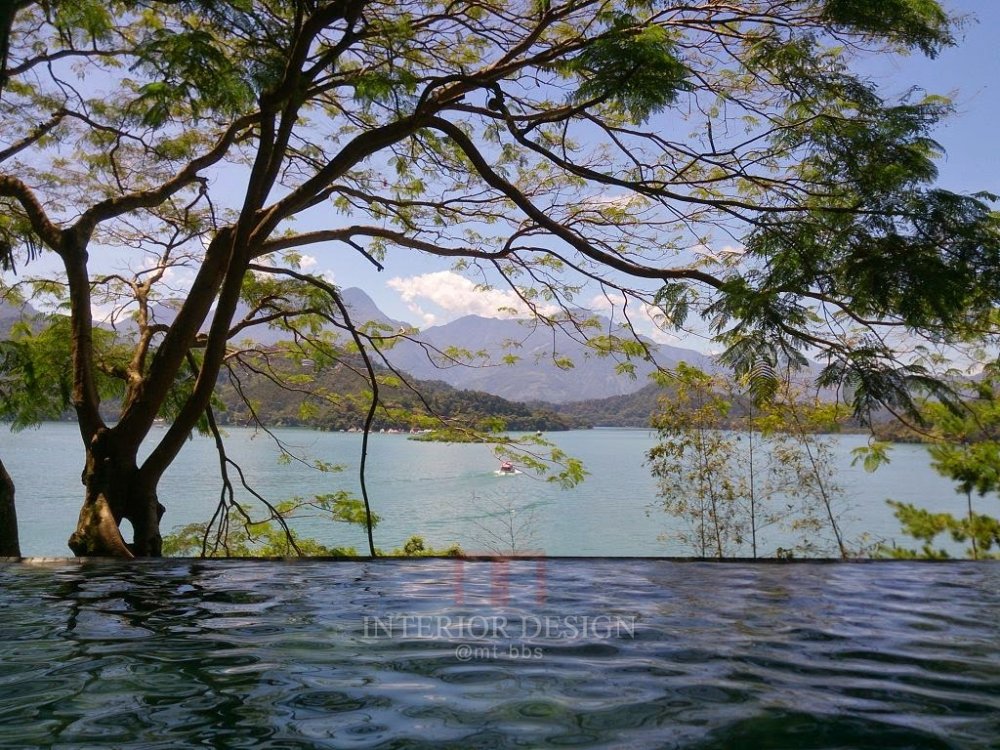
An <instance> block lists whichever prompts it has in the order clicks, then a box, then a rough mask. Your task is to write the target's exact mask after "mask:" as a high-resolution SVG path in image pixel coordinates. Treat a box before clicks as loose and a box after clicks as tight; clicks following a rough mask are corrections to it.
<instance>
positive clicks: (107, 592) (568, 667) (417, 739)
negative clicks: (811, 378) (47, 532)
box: [0, 560, 1000, 750]
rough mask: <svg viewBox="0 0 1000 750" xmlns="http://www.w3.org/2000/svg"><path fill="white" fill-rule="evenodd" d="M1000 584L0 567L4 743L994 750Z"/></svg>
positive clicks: (477, 570)
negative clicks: (930, 749) (988, 749)
mask: <svg viewBox="0 0 1000 750" xmlns="http://www.w3.org/2000/svg"><path fill="white" fill-rule="evenodd" d="M998 614H1000V568H997V567H994V566H991V565H989V564H977V563H960V564H951V565H930V564H918V563H884V564H864V565H860V564H859V565H829V564H804V563H799V564H789V565H759V566H751V565H739V564H707V563H676V562H665V561H613V560H596V561H573V560H548V561H545V562H543V563H539V562H536V561H527V560H524V561H511V562H507V563H500V562H458V561H443V560H423V561H411V562H401V561H394V562H375V563H325V562H301V563H288V564H280V563H264V562H223V561H217V562H201V561H157V562H149V563H140V564H134V565H118V564H114V563H59V564H48V565H26V564H9V565H4V566H0V747H3V748H33V747H39V748H41V747H44V748H49V747H53V748H74V750H79V749H80V748H91V747H105V748H106V747H115V748H143V749H148V748H178V747H195V746H196V747H212V748H240V749H241V750H242V749H243V748H274V749H277V748H352V747H366V748H367V747H376V748H446V747H451V748H506V747H511V748H514V747H519V748H520V747H523V748H534V747H607V748H622V747H635V748H646V747H671V748H672V747H677V748H699V749H701V748H730V747H740V748H878V749H879V750H884V749H885V748H989V747H996V745H995V743H996V738H997V737H1000V654H998V652H997V645H998V643H1000V624H998V620H1000V618H998Z"/></svg>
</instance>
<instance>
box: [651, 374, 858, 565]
mask: <svg viewBox="0 0 1000 750" xmlns="http://www.w3.org/2000/svg"><path fill="white" fill-rule="evenodd" d="M666 381H667V382H666V385H667V386H668V395H666V396H664V397H663V399H662V400H661V407H660V410H659V412H658V413H657V414H656V415H655V416H654V417H653V420H652V425H653V427H655V428H656V429H657V430H658V432H659V438H660V442H659V443H658V444H657V445H656V446H655V447H653V448H652V449H651V450H650V451H649V453H648V454H647V458H648V461H649V465H650V468H651V471H652V473H653V476H654V477H656V478H657V479H658V480H659V482H658V483H659V500H658V502H657V505H658V506H659V507H661V508H662V509H663V510H664V511H665V512H666V513H668V514H669V515H671V516H674V517H675V518H677V519H678V520H679V521H681V522H682V523H683V524H684V525H685V527H684V528H682V529H680V530H677V531H673V532H671V533H669V534H664V535H663V537H662V538H663V539H664V540H665V541H671V542H672V541H678V542H680V543H681V544H682V545H684V546H685V547H687V548H690V549H692V550H693V551H694V552H695V554H696V555H697V556H699V557H715V558H718V559H722V558H726V557H734V556H749V557H753V558H757V557H758V556H761V553H762V541H761V538H760V533H761V532H762V531H764V530H766V529H768V528H770V527H776V526H777V527H781V528H782V529H783V530H784V531H785V532H787V533H791V534H793V535H794V538H795V539H796V543H795V545H794V546H792V547H775V548H772V550H771V552H770V554H773V555H774V556H778V557H780V556H783V555H788V556H791V555H794V554H796V553H801V552H807V553H811V554H814V555H815V554H817V553H818V554H829V553H830V552H834V553H835V554H837V555H839V556H840V557H842V558H847V557H849V556H850V555H851V554H852V552H851V549H850V547H849V545H848V543H847V542H846V541H845V539H844V536H843V534H842V532H841V529H840V521H839V518H838V517H839V514H840V508H839V507H838V506H839V505H840V501H841V500H842V496H843V489H842V488H841V487H840V486H839V485H838V484H837V481H836V472H837V469H836V465H835V463H834V461H835V456H834V454H833V451H832V449H831V447H830V445H829V441H828V435H827V434H824V433H830V432H834V431H836V430H837V429H839V425H840V422H842V421H843V419H844V417H845V416H846V415H845V413H844V409H843V408H842V407H841V406H840V405H838V404H836V403H831V402H823V401H821V400H820V399H819V398H816V397H813V398H809V397H808V396H807V395H806V394H805V393H803V392H802V390H801V389H800V388H795V387H793V386H792V384H791V383H790V382H789V381H788V380H785V381H784V382H783V383H781V384H780V386H779V384H772V385H775V386H779V387H778V390H776V391H774V392H771V393H769V394H768V398H767V399H766V400H760V401H756V402H755V400H754V399H753V398H751V397H750V396H749V395H748V393H747V388H746V384H745V382H741V381H734V380H733V379H731V378H727V377H725V376H723V375H709V374H707V373H705V372H703V371H701V370H698V369H697V368H694V367H691V366H689V365H686V364H684V363H681V364H680V366H679V367H678V368H677V370H676V371H675V372H674V373H672V374H671V376H670V377H669V378H667V379H666ZM824 532H828V534H829V536H830V538H831V543H830V544H826V543H823V542H822V541H820V540H819V539H818V535H820V534H822V533H824ZM764 554H768V553H764Z"/></svg>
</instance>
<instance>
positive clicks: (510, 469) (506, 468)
mask: <svg viewBox="0 0 1000 750" xmlns="http://www.w3.org/2000/svg"><path fill="white" fill-rule="evenodd" d="M493 473H494V474H496V475H497V476H498V477H512V476H514V475H515V474H520V473H521V472H520V471H518V470H517V469H515V468H514V464H512V463H511V462H510V461H501V462H500V468H499V469H497V470H496V471H494V472H493Z"/></svg>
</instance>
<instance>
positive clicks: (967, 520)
mask: <svg viewBox="0 0 1000 750" xmlns="http://www.w3.org/2000/svg"><path fill="white" fill-rule="evenodd" d="M997 386H998V380H997V371H996V367H995V366H991V367H988V368H987V369H986V370H985V371H984V372H983V373H982V374H981V376H980V377H979V378H978V379H977V380H976V382H974V383H972V384H968V385H967V386H966V389H967V390H968V391H969V392H968V393H967V394H966V398H965V399H964V400H963V402H962V405H961V407H960V408H959V409H955V408H948V405H947V404H942V403H938V402H933V401H931V402H928V403H926V404H925V405H924V408H923V411H922V417H923V424H924V430H925V435H926V439H927V440H928V441H929V443H930V444H929V445H928V446H927V449H928V452H929V453H930V456H931V465H932V466H933V467H934V468H935V469H936V470H937V471H938V473H939V474H941V475H942V476H945V477H948V478H949V479H951V480H953V481H954V482H955V483H956V488H955V489H956V491H957V492H960V493H962V494H963V495H965V501H966V513H965V515H964V516H956V515H954V514H951V513H934V512H932V511H929V510H926V509H924V508H919V507H917V506H916V505H915V504H913V503H902V502H899V501H896V500H889V501H888V503H889V505H890V506H891V507H892V508H893V512H894V513H895V515H896V518H898V519H899V521H900V524H901V525H902V527H903V530H904V532H905V533H906V534H908V535H909V536H912V537H914V538H916V539H918V540H920V541H922V542H923V544H922V546H921V549H920V550H919V551H918V550H912V549H905V548H896V547H893V548H889V549H885V550H883V551H884V552H885V553H886V554H888V555H890V556H893V557H904V558H909V557H939V558H944V557H948V556H949V555H948V553H947V552H945V551H944V550H942V549H934V547H933V543H934V540H935V538H937V537H938V536H939V535H941V534H944V533H947V534H949V535H950V536H951V538H952V539H953V540H954V541H956V542H968V543H969V547H968V548H967V550H966V554H967V556H968V557H971V558H972V559H974V560H978V559H980V558H988V557H996V556H997V554H998V553H996V552H993V551H992V550H993V549H994V547H995V548H997V549H998V550H1000V519H998V518H997V517H996V516H991V515H987V514H984V513H978V512H976V510H975V501H974V498H975V497H978V498H984V497H986V496H989V495H993V496H994V499H996V495H997V493H998V492H1000V399H998V393H997Z"/></svg>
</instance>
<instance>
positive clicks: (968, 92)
mask: <svg viewBox="0 0 1000 750" xmlns="http://www.w3.org/2000/svg"><path fill="white" fill-rule="evenodd" d="M945 5H946V7H947V8H948V9H949V10H950V11H951V12H953V13H957V14H960V15H965V14H969V15H972V16H974V17H975V19H970V20H969V22H968V23H967V24H966V25H965V26H964V27H963V28H962V29H960V39H959V44H958V46H957V47H955V48H952V49H948V50H945V51H944V52H943V53H942V54H941V55H940V56H939V57H938V58H937V59H936V60H927V59H926V58H924V57H922V56H919V55H914V56H911V57H906V58H889V57H888V56H887V57H885V58H883V59H879V60H871V61H868V62H866V63H865V66H864V71H865V72H866V73H867V74H869V75H870V76H871V78H872V79H873V80H874V81H876V82H877V83H878V84H879V85H880V86H881V87H882V89H883V92H884V93H885V94H886V95H887V96H889V97H892V96H895V95H901V94H903V93H905V92H906V91H907V90H908V89H910V88H911V87H913V86H918V87H921V88H923V89H925V90H926V91H928V92H931V93H937V94H946V95H950V96H952V97H953V98H954V101H955V105H956V112H955V115H954V116H953V117H952V118H951V119H950V120H948V121H947V122H945V123H944V124H942V125H941V126H940V127H939V129H938V130H937V131H936V133H935V136H936V138H937V140H938V141H939V142H940V143H941V144H942V145H943V146H944V148H945V150H946V151H947V157H946V158H945V159H944V160H943V161H942V162H941V164H940V183H941V185H942V186H944V187H946V188H950V189H952V190H958V191H963V192H967V191H976V190H988V191H991V192H996V193H1000V178H998V174H1000V146H998V145H997V135H996V133H997V126H996V123H997V122H998V121H1000V95H998V87H1000V0H945ZM318 218H321V220H322V221H323V222H324V223H326V222H329V221H330V220H331V217H330V216H329V209H328V208H327V209H325V215H324V216H322V217H318ZM333 221H334V222H336V223H339V222H343V221H345V217H342V216H338V217H335V218H333ZM310 223H311V221H309V220H308V219H304V220H303V222H302V224H301V225H299V227H298V228H299V229H306V228H308V227H307V226H306V225H307V224H310ZM719 249H720V248H715V250H719ZM305 253H306V263H305V264H304V265H305V267H306V269H307V270H308V271H310V272H312V273H319V274H323V275H325V276H326V277H327V278H330V279H332V280H333V281H335V282H336V283H337V284H338V285H340V286H343V287H348V286H358V287H361V288H363V289H364V290H365V291H367V292H368V294H370V295H371V296H372V298H373V299H374V300H375V302H376V303H377V304H378V305H379V307H381V308H382V310H383V311H384V312H385V313H387V314H388V315H389V316H391V317H393V318H397V319H402V320H407V321H409V322H412V323H414V324H416V325H419V326H422V327H426V326H429V325H433V324H437V323H443V322H447V321H448V320H452V319H454V318H457V317H460V316H462V315H465V314H470V313H475V314H479V315H484V314H486V315H488V314H491V310H495V309H496V308H497V307H500V306H502V305H503V304H505V302H507V300H505V298H504V297H503V296H502V295H500V293H499V292H497V293H495V294H491V295H484V294H483V293H482V292H480V291H477V290H476V289H475V287H474V284H473V283H472V282H469V281H466V280H463V279H461V278H459V277H457V276H455V275H453V274H450V273H449V272H448V270H447V269H448V265H449V264H448V262H447V261H444V260H438V259H432V258H429V257H427V256H421V255H417V254H416V253H414V252H413V251H404V252H390V256H389V258H388V261H387V263H386V270H385V271H383V272H381V273H379V272H376V271H375V269H374V268H373V267H372V266H371V265H370V264H369V263H368V262H367V261H365V260H364V259H362V258H361V257H360V255H358V254H357V253H354V252H353V251H350V250H347V249H345V248H344V247H343V246H338V245H327V246H314V247H310V248H307V249H305ZM47 265H48V259H46V260H44V261H42V262H40V263H38V265H36V266H34V267H29V268H28V269H27V271H28V272H29V273H32V272H35V273H38V272H44V271H43V269H42V267H44V266H47ZM45 270H48V269H45ZM177 281H178V282H179V286H180V287H183V286H184V280H183V279H177ZM579 302H580V303H586V302H587V300H586V298H584V299H581V300H579ZM651 331H652V329H651V327H647V330H645V331H643V332H644V333H647V334H648V333H651ZM664 340H669V339H664ZM702 346H704V344H703V345H702Z"/></svg>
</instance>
